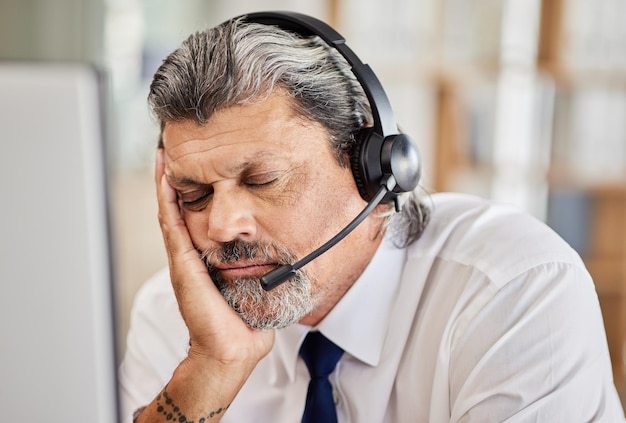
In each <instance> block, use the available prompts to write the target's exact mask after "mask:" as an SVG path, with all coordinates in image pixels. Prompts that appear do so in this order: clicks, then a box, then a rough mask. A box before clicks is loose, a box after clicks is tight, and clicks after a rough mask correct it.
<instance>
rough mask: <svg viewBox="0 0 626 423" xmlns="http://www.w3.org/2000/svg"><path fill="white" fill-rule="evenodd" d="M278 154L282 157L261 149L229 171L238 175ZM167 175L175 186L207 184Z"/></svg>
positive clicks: (188, 178) (185, 177) (184, 177)
mask: <svg viewBox="0 0 626 423" xmlns="http://www.w3.org/2000/svg"><path fill="white" fill-rule="evenodd" d="M277 156H278V157H280V154H276V153H274V152H272V151H260V152H258V153H257V154H256V155H255V157H254V159H253V160H246V161H245V162H243V163H240V164H237V165H234V166H232V167H230V168H228V169H227V171H228V172H229V173H231V174H237V175H238V174H242V173H244V172H245V171H249V170H250V169H254V168H256V167H260V165H261V164H260V163H259V162H258V159H263V158H274V157H277ZM166 177H167V180H168V181H169V183H170V185H172V186H173V187H174V188H176V187H180V188H186V187H197V186H201V185H207V184H206V183H204V182H199V181H196V180H195V179H193V178H190V177H188V176H180V177H179V176H176V175H173V174H171V173H170V174H166Z"/></svg>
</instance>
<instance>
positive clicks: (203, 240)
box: [182, 212, 208, 249]
mask: <svg viewBox="0 0 626 423" xmlns="http://www.w3.org/2000/svg"><path fill="white" fill-rule="evenodd" d="M182 217H183V220H184V221H185V225H186V226H187V232H189V236H190V237H191V242H192V243H193V245H195V246H196V247H197V248H200V249H203V248H206V244H207V238H208V226H207V219H205V218H204V216H203V214H202V213H184V212H183V213H182Z"/></svg>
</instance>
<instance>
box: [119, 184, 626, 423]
mask: <svg viewBox="0 0 626 423" xmlns="http://www.w3.org/2000/svg"><path fill="white" fill-rule="evenodd" d="M432 208H433V209H432V218H431V221H430V223H429V225H428V227H427V229H426V231H425V232H424V234H423V235H422V237H421V238H420V239H419V240H418V241H417V242H415V243H414V244H412V245H411V246H410V247H409V248H407V249H397V248H395V247H393V246H392V245H391V243H390V242H389V241H388V240H387V239H386V240H385V241H384V242H383V244H381V246H380V248H379V250H378V251H377V253H376V255H375V256H374V258H373V260H372V262H371V263H370V265H369V266H368V267H367V269H366V270H365V272H364V273H363V274H362V275H361V277H360V278H359V279H358V281H357V282H356V283H355V284H354V286H353V287H352V288H351V289H350V290H349V291H348V292H347V293H346V295H345V296H344V297H343V298H342V299H341V301H340V302H339V303H338V304H337V305H336V306H335V307H334V308H333V310H332V311H331V312H330V313H329V314H328V316H327V317H326V318H325V319H324V320H323V321H322V322H321V323H320V324H319V325H318V326H317V327H316V328H314V329H317V330H320V331H321V332H322V333H323V334H324V335H325V336H326V337H327V338H329V339H331V340H332V341H333V342H335V343H336V344H337V345H339V346H340V347H341V348H343V350H344V351H345V353H344V355H343V356H342V358H341V360H340V361H339V363H338V365H337V368H336V369H335V371H334V372H333V373H332V374H331V376H330V381H331V384H332V385H333V388H334V393H335V400H336V404H337V414H338V418H339V422H355V423H356V422H358V423H364V422H375V423H381V422H399V423H405V422H431V423H437V422H481V423H484V422H504V421H506V422H545V423H555V422H566V423H572V422H589V421H601V422H618V421H623V420H624V416H623V411H622V408H621V405H620V402H619V399H618V396H617V393H616V390H615V387H614V385H613V378H612V372H611V364H610V360H609V354H608V349H607V344H606V336H605V332H604V328H603V322H602V316H601V313H600V308H599V304H598V298H597V294H596V292H595V290H594V285H593V282H592V280H591V278H590V276H589V274H588V273H587V271H586V270H585V268H584V266H583V263H582V261H581V260H580V258H579V257H578V255H577V254H576V253H575V252H574V251H573V250H572V249H571V248H570V247H569V246H568V245H567V244H565V243H564V242H563V241H562V240H561V239H560V238H559V237H558V236H557V235H556V234H554V233H553V232H552V231H551V230H550V229H549V228H547V227H546V226H545V225H544V224H543V223H541V222H539V221H537V220H536V219H534V218H532V217H530V216H527V215H525V214H522V213H519V212H518V211H516V210H514V209H513V208H509V207H506V206H501V205H494V204H490V203H487V202H485V201H483V200H480V199H477V198H474V197H470V196H466V195H459V194H436V195H433V196H432ZM309 330H311V328H310V327H307V326H303V325H294V326H291V327H289V328H286V329H283V330H280V331H277V334H276V341H275V345H274V348H273V349H272V351H271V352H270V354H269V355H268V356H266V357H265V358H264V359H263V360H262V361H261V362H260V363H259V364H258V366H257V367H256V368H255V370H254V371H253V373H252V375H251V376H250V378H249V379H248V381H247V382H246V384H245V385H244V387H243V389H242V390H241V391H240V392H239V394H238V395H237V397H236V398H235V400H234V402H233V403H232V405H231V406H230V408H229V409H228V411H227V412H226V414H225V415H224V418H223V420H222V421H223V422H226V423H229V422H299V421H300V418H301V415H302V411H303V409H304V401H305V398H306V390H307V385H308V382H309V375H308V371H307V369H306V366H305V364H304V362H303V361H302V360H301V359H300V358H299V357H298V350H299V346H300V344H301V343H302V341H303V340H304V337H305V335H306V333H307V332H308V331H309ZM187 345H188V335H187V330H186V327H185V325H184V323H183V321H182V319H181V317H180V314H179V311H178V306H177V304H176V300H175V298H174V294H173V291H172V288H171V286H170V283H169V278H168V273H167V271H166V270H164V271H163V272H161V273H159V274H157V275H156V276H155V277H154V278H152V279H151V280H150V281H148V282H147V284H146V285H145V286H144V287H143V288H142V289H141V291H140V292H139V294H138V296H137V299H136V303H135V306H134V310H133V313H132V321H131V330H130V332H129V336H128V350H127V353H126V356H125V358H124V361H123V363H122V366H121V368H120V383H121V388H122V404H123V413H124V417H125V418H126V419H127V420H125V422H130V420H131V419H130V416H131V415H132V412H133V410H135V409H136V408H138V407H140V406H143V405H146V404H147V403H149V402H150V401H151V400H152V398H153V397H154V396H155V395H156V394H157V393H158V392H159V391H160V390H161V389H162V387H163V386H164V385H165V383H167V381H168V380H169V378H170V376H171V374H172V372H173V371H174V369H175V367H176V366H177V365H178V363H179V362H180V361H181V360H182V359H183V358H184V357H185V355H186V351H187Z"/></svg>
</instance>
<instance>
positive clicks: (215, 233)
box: [207, 189, 257, 243]
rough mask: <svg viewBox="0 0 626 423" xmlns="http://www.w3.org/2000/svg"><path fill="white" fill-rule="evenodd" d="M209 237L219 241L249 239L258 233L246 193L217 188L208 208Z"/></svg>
mask: <svg viewBox="0 0 626 423" xmlns="http://www.w3.org/2000/svg"><path fill="white" fill-rule="evenodd" d="M207 226H208V228H207V231H208V234H207V235H208V237H209V239H210V240H212V241H214V242H218V243H224V242H229V241H234V240H237V239H244V240H249V239H251V238H253V237H254V235H255V234H256V230H257V228H256V221H255V219H254V213H253V208H252V204H250V202H249V201H246V199H245V195H238V193H237V192H233V191H231V190H228V191H222V190H219V191H218V190H217V189H216V190H215V191H214V193H213V198H212V201H211V204H210V206H209V208H208V222H207Z"/></svg>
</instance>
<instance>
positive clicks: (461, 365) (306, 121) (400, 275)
mask: <svg viewBox="0 0 626 423" xmlns="http://www.w3.org/2000/svg"><path fill="white" fill-rule="evenodd" d="M149 101H150V104H151V106H152V109H153V111H154V113H155V114H156V116H157V118H158V119H159V121H160V123H161V129H162V132H161V143H160V146H159V150H158V153H157V160H156V172H155V176H156V185H157V196H158V201H159V220H160V224H161V228H162V231H163V236H164V240H165V244H166V248H167V252H168V257H169V269H168V270H167V271H164V272H162V273H160V274H158V275H156V276H155V277H154V278H153V279H152V280H151V281H149V282H148V283H147V284H146V285H145V286H144V287H143V288H142V290H141V292H140V293H139V294H138V297H137V300H136V304H135V307H134V311H133V317H132V327H131V331H130V333H129V338H128V351H127V354H126V357H125V359H124V362H123V364H122V367H121V370H120V379H121V385H122V395H123V403H124V406H125V409H124V414H125V417H126V418H128V419H129V420H128V421H131V420H130V416H131V414H133V412H134V414H135V421H136V422H139V423H141V422H159V421H180V422H189V421H193V422H205V421H209V420H210V421H218V420H220V419H221V420H222V421H224V422H242V421H254V422H265V421H267V422H291V421H300V420H301V418H302V416H303V413H304V414H307V413H309V412H310V408H309V407H312V406H310V403H309V398H310V394H309V392H308V389H310V388H309V382H310V381H311V385H312V386H313V384H314V383H315V384H316V383H318V382H319V380H318V377H317V376H316V377H313V378H311V376H310V372H309V366H310V364H309V358H308V353H306V352H305V351H307V349H306V347H302V350H303V353H302V356H303V357H304V359H303V358H300V357H299V351H300V349H301V346H302V345H303V344H304V343H305V341H304V340H305V338H306V339H309V338H313V337H319V334H322V335H323V336H324V338H323V339H327V340H330V341H328V343H329V344H330V345H333V348H335V350H334V351H338V353H337V354H336V356H337V357H336V358H339V361H338V363H337V364H334V363H333V364H332V365H331V366H330V369H329V370H330V375H329V376H328V381H329V383H330V384H328V383H327V382H326V376H324V377H323V378H322V382H321V383H323V384H325V385H324V386H325V387H326V388H328V389H327V393H329V394H332V396H331V400H330V401H331V405H332V407H331V408H333V410H331V411H330V412H331V413H332V414H333V417H332V418H330V417H329V418H328V419H326V418H324V419H320V418H318V420H317V421H324V422H326V421H333V420H334V419H335V418H336V419H337V420H338V421H340V422H348V421H350V422H384V421H387V422H408V421H415V422H486V421H490V422H491V421H493V422H500V421H510V422H513V421H516V422H522V421H533V422H574V421H581V422H583V421H584V422H587V421H604V422H614V421H618V420H621V419H623V412H622V410H621V406H620V405H619V400H618V397H617V395H616V392H615V388H614V385H613V380H612V375H611V367H610V361H609V356H608V351H607V346H606V340H605V334H604V330H603V326H602V318H601V314H600V310H599V306H598V301H597V296H596V294H595V291H594V287H593V283H592V281H591V279H590V277H589V275H588V273H587V272H586V270H585V269H584V266H583V264H582V262H581V260H580V258H579V257H578V256H577V255H576V254H575V253H574V252H573V251H572V250H571V249H570V248H569V247H568V246H567V245H566V244H565V243H564V242H563V241H562V240H561V239H559V238H558V237H557V236H556V235H555V234H554V233H553V232H552V231H550V230H549V229H548V228H547V227H545V226H544V225H543V224H541V223H540V222H538V221H536V220H534V219H532V218H530V217H528V216H526V215H523V214H521V213H519V212H517V211H515V210H513V209H511V208H507V207H504V206H498V205H493V204H489V203H487V202H485V201H482V200H479V199H476V198H473V197H469V196H463V195H456V194H436V195H433V196H432V197H430V198H429V199H428V200H423V201H420V200H419V199H418V197H417V195H416V194H415V192H409V193H405V194H402V195H401V196H400V200H399V201H398V202H399V203H401V204H402V205H403V207H402V212H401V213H397V214H394V207H393V204H392V203H387V202H384V203H382V204H380V205H378V206H377V207H376V209H375V211H374V213H372V214H371V215H369V216H368V217H367V218H366V219H365V220H364V221H363V222H362V223H361V224H360V225H358V226H357V227H356V228H355V229H354V230H353V231H352V232H351V233H350V234H349V235H348V236H347V237H346V238H345V239H343V240H342V241H341V242H339V243H338V244H337V245H336V246H334V247H333V248H331V249H330V250H328V251H327V252H325V253H324V254H322V255H321V256H319V257H318V258H316V259H315V260H313V261H311V262H310V263H309V264H307V265H306V266H304V267H303V268H302V269H300V270H298V271H297V272H295V276H294V277H293V278H291V279H289V280H288V281H287V282H285V283H283V284H282V285H280V286H278V287H276V288H275V289H272V290H269V291H265V290H264V289H263V288H262V287H261V284H260V282H259V281H260V278H261V277H262V276H263V275H265V274H267V273H268V272H269V271H271V270H273V269H276V268H278V267H279V266H282V265H285V264H293V263H295V262H296V261H297V260H299V259H301V258H302V257H304V256H306V255H307V254H309V253H310V252H311V251H313V250H315V249H316V248H318V247H319V246H320V245H322V244H323V243H324V242H325V241H327V240H328V239H330V238H331V237H333V236H334V235H335V234H337V233H338V232H339V231H341V229H342V228H343V227H345V226H346V225H347V224H348V223H349V222H350V221H351V220H352V219H353V218H354V217H355V216H356V215H357V214H358V213H359V212H360V211H361V210H362V209H364V207H365V206H366V204H367V202H366V200H365V199H364V197H363V196H362V195H361V194H360V192H359V189H358V188H357V184H355V177H354V175H353V172H352V170H351V166H350V161H351V155H352V154H354V145H355V144H358V143H359V142H360V137H361V135H360V133H361V131H362V130H363V129H364V128H367V127H369V126H371V125H372V124H373V122H372V113H371V110H370V107H369V104H368V100H367V98H366V96H365V94H364V92H363V89H362V87H361V85H360V84H359V83H358V82H357V80H356V79H355V78H354V76H353V75H352V73H351V71H350V68H349V66H348V65H347V63H346V62H345V60H344V59H343V58H342V57H341V55H340V54H338V52H337V51H336V50H335V49H333V48H330V47H329V46H328V45H326V44H325V43H324V42H322V41H321V40H320V39H319V38H317V37H302V36H299V35H295V34H293V33H290V32H288V31H284V30H282V29H279V28H276V27H273V26H268V25H264V24H259V23H249V22H246V21H242V20H233V21H230V22H227V23H225V24H222V25H220V26H218V27H216V28H213V29H210V30H207V31H204V32H200V33H197V34H194V35H192V36H190V37H189V38H188V39H187V40H186V41H185V42H184V43H183V45H182V46H181V47H180V48H179V49H177V50H176V51H174V52H173V53H172V54H171V55H170V56H169V57H168V58H167V59H166V60H165V62H164V63H163V65H162V66H161V67H160V68H159V70H158V71H157V73H156V75H155V77H154V81H153V83H152V85H151V90H150V95H149ZM310 332H313V333H315V334H316V335H312V336H309V335H308V334H309V333H310ZM305 360H306V363H305ZM313 372H314V370H311V373H313ZM335 413H336V416H337V417H334V414H335ZM307 418H308V417H305V419H307ZM307 421H315V420H307Z"/></svg>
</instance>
